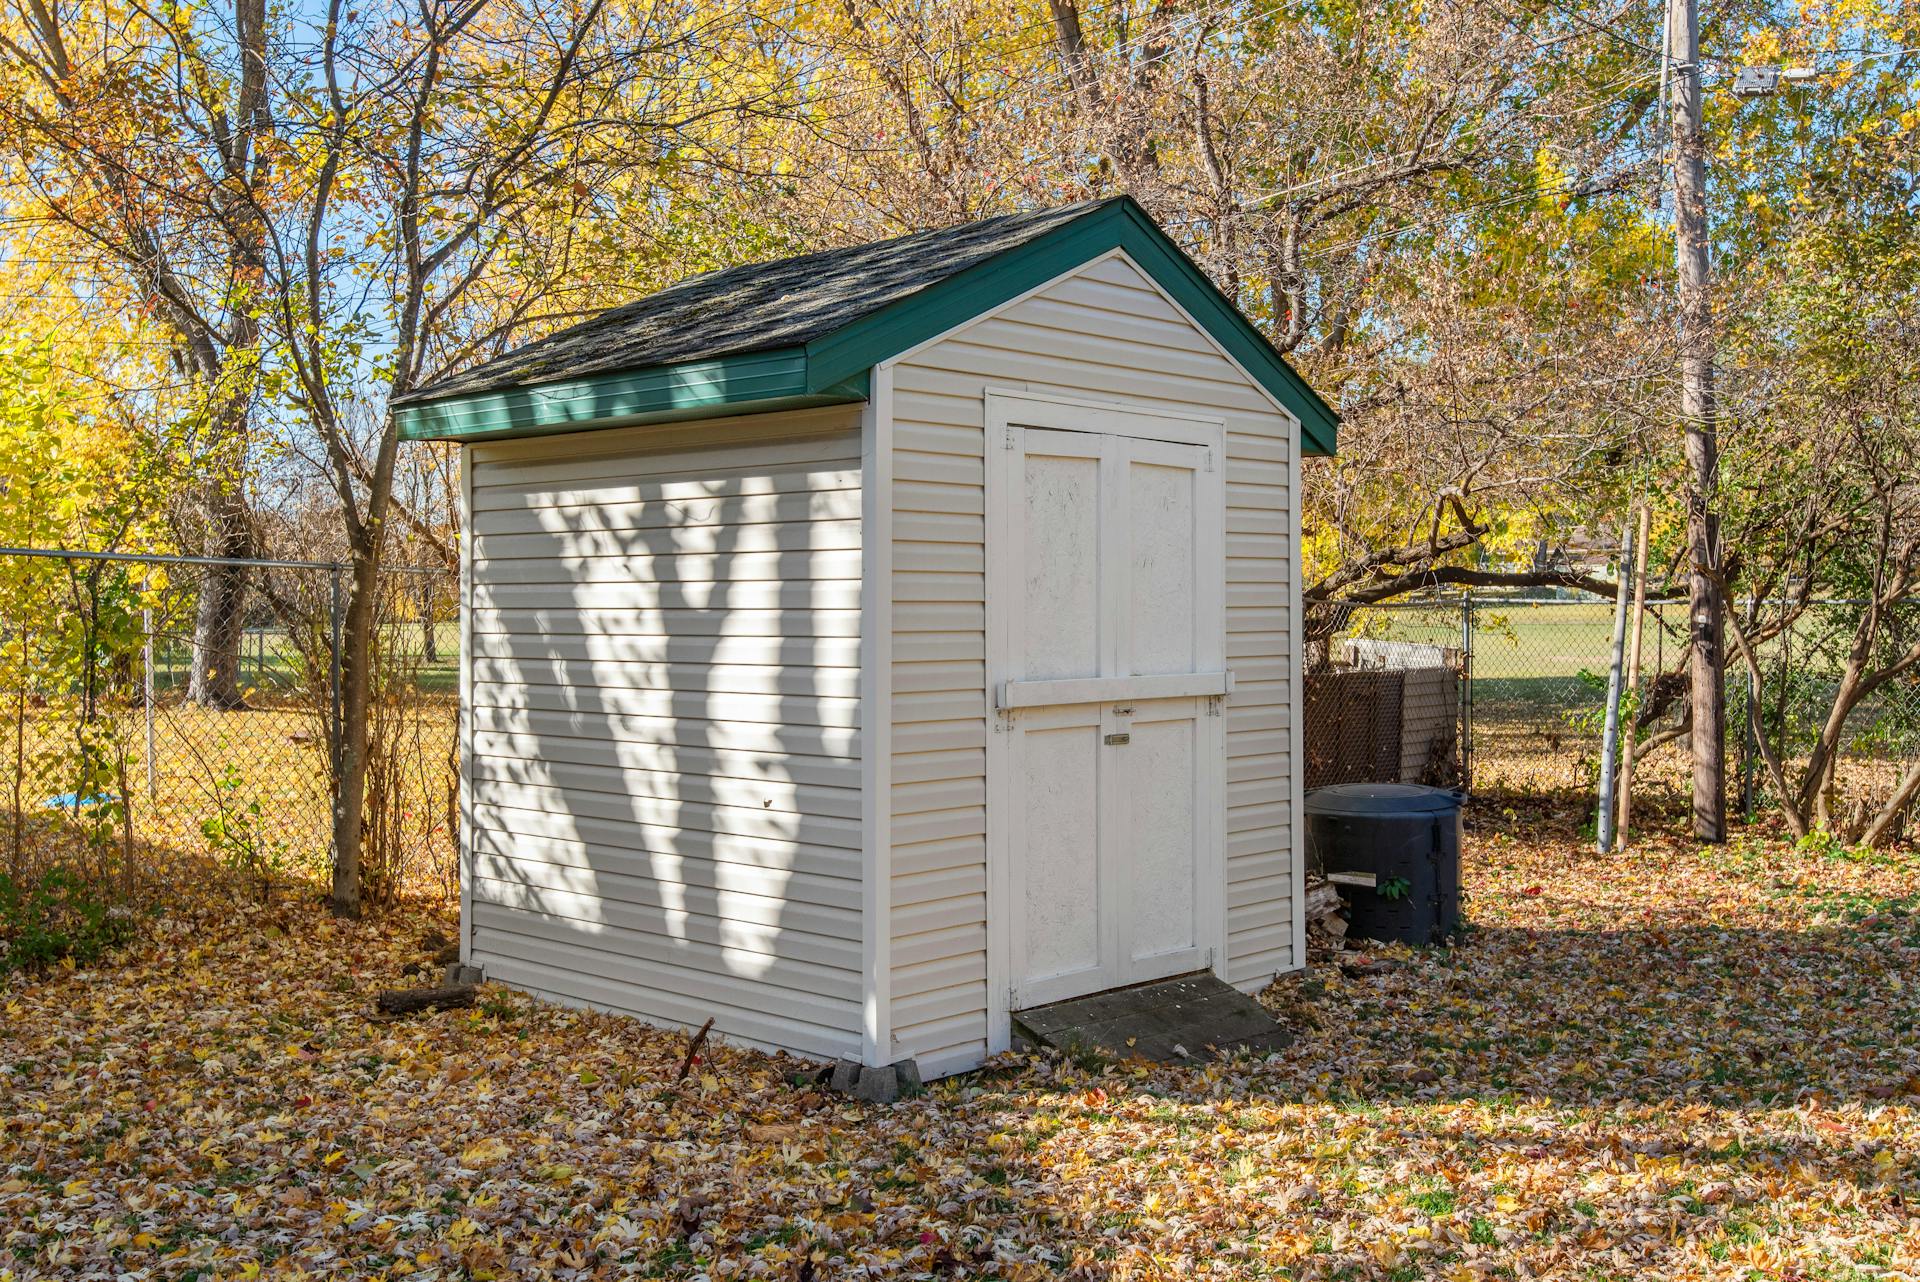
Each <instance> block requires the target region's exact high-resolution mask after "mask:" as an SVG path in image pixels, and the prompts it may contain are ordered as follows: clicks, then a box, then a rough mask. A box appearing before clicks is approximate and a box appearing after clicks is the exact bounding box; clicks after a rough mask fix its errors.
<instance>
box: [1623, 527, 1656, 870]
mask: <svg viewBox="0 0 1920 1282" xmlns="http://www.w3.org/2000/svg"><path fill="white" fill-rule="evenodd" d="M1652 524H1653V513H1652V512H1651V511H1649V510H1648V508H1647V505H1646V504H1644V503H1642V504H1640V529H1639V535H1640V540H1639V543H1638V545H1637V546H1636V547H1635V548H1634V550H1633V552H1634V555H1633V637H1632V640H1631V642H1630V643H1629V645H1628V649H1627V694H1628V695H1629V696H1631V697H1632V698H1633V700H1634V703H1635V707H1636V709H1637V708H1638V696H1639V694H1640V634H1641V632H1642V631H1644V630H1645V628H1646V619H1647V538H1648V535H1649V528H1648V527H1649V526H1651V525H1652ZM1633 737H1634V736H1633V722H1632V721H1631V720H1629V721H1628V722H1627V724H1626V727H1625V732H1624V734H1623V735H1622V737H1621V740H1620V787H1619V792H1620V818H1619V821H1618V822H1617V823H1615V825H1614V827H1615V829H1617V834H1616V835H1617V837H1618V841H1619V844H1620V845H1621V846H1622V847H1624V846H1625V845H1626V844H1627V840H1628V838H1627V832H1628V824H1629V823H1630V821H1631V820H1632V817H1633Z"/></svg>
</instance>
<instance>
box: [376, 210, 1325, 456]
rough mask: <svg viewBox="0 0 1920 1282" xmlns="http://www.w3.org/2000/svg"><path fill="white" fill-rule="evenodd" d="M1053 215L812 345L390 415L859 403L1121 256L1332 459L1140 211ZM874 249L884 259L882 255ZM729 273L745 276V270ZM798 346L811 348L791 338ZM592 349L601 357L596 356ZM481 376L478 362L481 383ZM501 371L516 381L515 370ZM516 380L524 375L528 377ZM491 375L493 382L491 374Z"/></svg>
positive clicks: (737, 315)
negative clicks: (1039, 292) (916, 358)
mask: <svg viewBox="0 0 1920 1282" xmlns="http://www.w3.org/2000/svg"><path fill="white" fill-rule="evenodd" d="M1061 213H1065V214H1067V217H1065V219H1064V220H1061V221H1059V222H1058V224H1057V225H1056V226H1053V227H1051V228H1050V229H1045V228H1036V229H1035V231H1036V232H1037V234H1031V235H1030V238H1029V239H1026V240H1024V241H1021V242H1020V243H1016V244H1013V245H1011V247H1009V248H1005V249H1002V250H1000V251H999V252H997V253H992V254H991V256H990V257H985V258H983V259H978V260H977V261H975V262H974V263H973V264H972V265H971V266H967V267H964V268H962V269H960V270H958V271H954V272H952V274H951V275H947V276H943V277H939V278H938V279H935V280H933V281H932V282H931V283H929V284H927V285H925V287H923V288H914V289H913V290H912V292H909V293H905V294H904V295H902V294H901V293H900V292H899V290H898V289H897V288H896V289H895V291H894V292H895V298H894V301H892V302H890V303H886V304H884V305H882V306H878V307H875V308H874V309H873V310H872V311H869V312H866V313H864V314H858V315H854V316H853V317H852V318H851V319H848V320H846V321H845V323H841V324H837V325H836V326H835V327H834V328H831V329H825V330H824V332H820V331H819V329H818V327H816V334H815V335H814V336H811V337H808V336H806V335H804V334H802V335H800V336H797V337H796V338H789V339H788V343H787V345H785V346H781V347H776V348H771V349H767V350H761V351H748V352H740V353H735V354H720V355H715V356H702V357H701V358H700V359H694V360H682V361H678V362H674V363H669V364H656V365H651V366H645V367H641V368H635V369H630V370H616V371H613V372H605V373H597V374H591V375H583V376H580V377H576V378H573V379H565V380H561V381H556V382H551V383H521V384H515V385H508V386H495V387H492V388H486V389H485V390H474V391H457V390H454V389H453V388H451V387H450V388H448V390H447V391H446V392H444V393H442V394H440V395H437V396H436V395H435V389H434V388H424V389H422V390H421V391H419V392H417V393H414V394H413V395H412V396H411V397H409V398H407V399H406V400H405V401H404V403H401V404H398V405H396V406H395V407H394V414H395V416H396V418H397V419H398V421H399V428H400V436H401V439H403V440H413V441H421V440H442V441H444V440H453V441H486V440H505V439H511V438H515V437H525V436H543V435H547V434H550V433H557V432H577V431H582V430H586V429H591V428H600V427H620V426H626V425H629V424H639V423H668V422H682V421H688V420H693V419H701V418H717V417H721V416H725V415H732V414H754V413H762V412H766V411H770V410H787V409H803V408H810V407H813V406H820V405H845V404H850V403H854V402H859V401H864V400H866V399H867V397H868V394H869V386H870V381H871V371H872V369H873V367H874V366H875V365H878V364H881V363H883V362H885V361H888V360H891V359H893V358H894V357H896V356H899V355H900V354H902V353H903V352H907V351H910V350H912V349H913V348H915V347H918V346H919V345H921V344H922V343H925V342H927V341H928V340H930V339H933V338H937V337H938V336H940V335H941V334H944V333H946V332H948V331H949V330H952V329H955V328H957V327H959V326H961V325H964V324H966V323H967V322H968V321H970V320H972V319H974V318H975V317H978V316H983V315H985V314H986V313H988V312H990V311H992V310H993V309H994V308H996V307H999V306H1001V305H1003V304H1005V303H1007V302H1010V301H1011V300H1013V299H1015V298H1018V297H1020V296H1021V295H1023V294H1026V293H1028V292H1030V291H1032V290H1034V289H1036V288H1038V287H1039V286H1041V285H1044V284H1045V283H1047V282H1048V281H1050V280H1053V279H1055V278H1057V277H1060V276H1064V275H1066V274H1068V273H1070V272H1072V271H1073V270H1075V269H1076V268H1078V267H1081V266H1083V265H1085V264H1087V263H1090V262H1092V261H1094V260H1095V259H1097V258H1100V257H1101V256H1102V255H1105V254H1108V253H1111V252H1113V251H1114V250H1120V251H1121V252H1123V253H1125V254H1126V255H1127V257H1128V258H1130V259H1131V260H1132V261H1133V263H1134V264H1135V265H1136V266H1137V267H1139V268H1140V270H1141V271H1143V272H1144V273H1145V274H1146V275H1147V276H1148V277H1149V278H1150V279H1152V280H1153V282H1154V283H1155V284H1157V285H1158V286H1159V287H1160V288H1161V289H1163V290H1165V291H1166V292H1167V294H1168V295H1169V296H1170V297H1172V299H1173V300H1174V302H1175V303H1177V304H1178V305H1179V306H1180V307H1181V308H1182V309H1183V310H1184V311H1185V312H1186V313H1187V315H1189V316H1190V317H1192V319H1193V320H1194V322H1195V323H1196V324H1197V325H1199V326H1200V327H1201V328H1202V329H1203V330H1205V331H1206V333H1207V334H1208V335H1210V336H1211V337H1212V338H1213V340H1214V341H1215V342H1216V343H1218V344H1219V345H1220V346H1221V348H1223V349H1224V350H1225V351H1226V352H1227V353H1228V355H1230V356H1231V357H1232V358H1233V359H1234V360H1235V361H1237V362H1238V363H1239V364H1240V366H1241V367H1242V368H1243V369H1245V370H1246V371H1247V373H1248V374H1249V375H1250V376H1251V377H1252V378H1253V379H1254V380H1255V381H1256V382H1258V383H1259V384H1260V385H1261V386H1262V387H1263V388H1265V389H1266V390H1267V392H1268V393H1269V394H1271V395H1272V396H1273V398H1274V399H1275V400H1276V401H1278V402H1279V403H1280V404H1281V405H1283V406H1285V407H1286V409H1287V410H1288V411H1289V412H1290V413H1292V414H1293V415H1294V417H1295V418H1297V419H1299V421H1300V435H1301V449H1302V451H1303V452H1304V453H1307V454H1317V455H1330V454H1332V453H1333V452H1334V448H1335V443H1336V439H1337V431H1338V425H1339V421H1340V419H1339V415H1338V414H1336V413H1335V412H1334V410H1333V408H1332V407H1331V406H1329V405H1328V404H1327V403H1326V402H1325V401H1324V400H1322V399H1321V398H1320V397H1319V396H1318V395H1317V394H1316V393H1315V392H1314V390H1313V389H1312V388H1311V387H1309V386H1308V385H1307V383H1306V380H1304V379H1302V378H1301V377H1300V375H1299V374H1297V373H1295V372H1294V369H1293V367H1292V366H1291V365H1289V364H1287V362H1286V359H1285V358H1284V357H1283V356H1281V354H1280V353H1279V352H1278V351H1276V350H1274V347H1273V345H1272V344H1271V343H1269V342H1268V341H1267V340H1266V337H1265V336H1264V335H1262V334H1261V333H1260V331H1259V330H1258V329H1256V328H1255V327H1254V325H1253V323H1252V322H1251V321H1249V320H1248V319H1247V318H1246V317H1245V316H1244V315H1242V314H1241V312H1240V309H1239V308H1237V307H1236V306H1234V304H1233V303H1232V302H1231V301H1230V300H1229V299H1228V298H1227V297H1226V296H1225V295H1224V294H1222V293H1221V292H1220V290H1219V289H1218V288H1217V287H1216V286H1215V285H1214V284H1213V282H1212V281H1210V280H1209V279H1207V277H1206V274H1205V273H1203V272H1202V271H1201V270H1200V269H1199V268H1198V267H1196V266H1195V265H1194V263H1193V261H1192V260H1191V259H1189V258H1188V257H1187V256H1186V255H1185V254H1184V253H1182V252H1181V250H1180V248H1179V247H1178V246H1177V245H1175V244H1174V243H1173V241H1172V240H1170V239H1168V237H1167V235H1166V233H1165V232H1163V231H1161V230H1160V228H1159V227H1158V226H1156V225H1155V223H1154V221H1153V220H1152V219H1151V218H1149V217H1148V216H1147V213H1146V211H1145V210H1143V209H1141V208H1140V206H1139V205H1137V204H1135V203H1134V202H1133V201H1132V200H1131V199H1128V198H1124V197H1122V198H1119V199H1114V200H1106V201H1101V202H1099V203H1098V204H1093V205H1090V206H1088V207H1087V208H1086V212H1085V213H1082V214H1078V215H1077V216H1074V215H1072V214H1071V213H1070V211H1059V212H1058V213H1056V214H1053V215H1044V216H1045V217H1055V218H1058V217H1059V214H1061ZM1003 221H1004V220H1003ZM979 226H982V227H985V226H988V224H980V225H979ZM907 239H908V240H910V241H911V240H918V241H920V242H921V246H922V248H921V252H922V253H923V254H924V253H925V252H926V250H925V242H926V240H927V237H925V236H922V237H917V238H907ZM869 248H873V247H869ZM879 248H881V249H882V251H883V252H884V250H885V248H886V247H884V246H883V247H879ZM989 248H990V246H989ZM976 257H978V255H977V254H976ZM804 261H805V260H795V261H794V264H793V265H792V270H793V271H796V272H797V271H799V270H801V264H802V263H803V262H804ZM733 270H734V271H735V272H741V271H747V272H751V271H752V270H753V269H750V268H749V269H738V268H737V269H733ZM698 279H701V278H696V280H698ZM849 279H851V280H852V281H853V282H854V285H853V286H852V287H850V288H849V291H848V292H849V293H852V294H857V293H858V288H857V283H858V280H859V277H858V276H854V277H851V278H849ZM785 287H786V286H785V284H784V283H783V284H782V285H780V286H778V287H776V288H770V289H768V290H767V291H765V292H767V293H769V294H772V293H774V292H777V288H785ZM676 288H679V287H676ZM608 315H609V316H614V315H616V314H615V313H609V314H608ZM701 315H702V316H703V317H721V318H726V319H727V321H728V324H729V325H732V326H734V327H735V334H737V335H742V336H745V335H750V334H751V333H752V332H753V328H752V322H753V318H754V315H755V312H754V309H752V308H749V309H746V310H745V311H741V312H729V311H726V310H724V308H722V309H720V310H715V308H713V307H708V308H707V309H706V311H705V312H704V313H701ZM836 319H837V318H836ZM829 323H830V324H831V323H832V322H829ZM578 332H579V333H581V334H588V333H596V337H595V338H593V339H591V340H581V339H573V338H571V336H572V335H573V334H574V333H575V331H565V332H564V333H565V334H566V335H568V338H567V339H555V340H548V344H549V348H550V346H551V344H552V343H555V342H566V341H569V339H570V340H571V341H573V342H574V343H575V345H576V347H579V346H581V344H582V343H583V342H585V343H589V344H590V345H591V346H592V347H597V346H598V345H599V342H600V340H599V338H598V337H597V332H596V331H590V330H588V329H587V328H586V327H585V326H582V327H578ZM682 332H684V331H682ZM799 338H806V340H807V341H805V342H800V341H798V339H799ZM689 346H694V345H693V344H686V343H683V344H681V350H682V351H685V350H687V349H688V347H689ZM536 350H538V349H536ZM601 350H602V352H603V353H604V352H605V349H604V348H603V349H601ZM614 351H618V348H615V349H614ZM505 359H506V360H511V359H512V357H511V356H509V357H508V358H505ZM600 360H601V363H602V364H606V363H609V358H608V356H607V355H605V354H603V355H602V356H601V358H600ZM486 369H487V367H482V370H481V372H482V374H484V373H485V372H486ZM506 376H507V377H513V375H512V374H508V375H506ZM519 376H520V377H525V371H524V369H523V370H522V372H521V373H520V375H519ZM463 377H471V376H463ZM499 377H501V376H500V375H495V378H496V379H497V378H499ZM454 381H455V382H456V383H457V381H458V380H454Z"/></svg>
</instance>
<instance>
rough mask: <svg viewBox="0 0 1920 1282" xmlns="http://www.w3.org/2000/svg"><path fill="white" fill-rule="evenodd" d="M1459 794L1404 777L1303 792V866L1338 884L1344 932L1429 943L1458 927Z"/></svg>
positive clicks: (1390, 939) (1447, 934)
mask: <svg viewBox="0 0 1920 1282" xmlns="http://www.w3.org/2000/svg"><path fill="white" fill-rule="evenodd" d="M1461 800H1462V796H1461V794H1460V793H1459V792H1458V791H1455V790H1453V789H1449V788H1423V787H1420V786H1418V785H1416V784H1406V783H1343V784H1337V785H1335V786H1333V787H1331V788H1316V789H1314V790H1313V791H1312V792H1310V793H1308V794H1307V866H1308V867H1309V868H1311V869H1315V870H1317V871H1319V872H1320V873H1321V874H1323V875H1324V876H1325V877H1326V878H1327V879H1328V880H1329V881H1332V882H1333V883H1335V884H1336V885H1337V886H1338V887H1339V888H1340V894H1341V895H1342V897H1344V898H1345V899H1346V901H1347V903H1348V905H1349V906H1350V908H1351V912H1350V913H1349V917H1350V918H1351V920H1350V921H1349V923H1348V930H1347V933H1348V934H1349V935H1350V936H1352V937H1354V938H1356V939H1373V940H1380V941H1404V942H1406V943H1409V944H1433V943H1439V942H1441V941H1443V940H1444V939H1446V937H1447V936H1449V935H1451V934H1453V933H1454V932H1455V931H1457V930H1458V929H1459V928H1460V802H1461Z"/></svg>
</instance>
